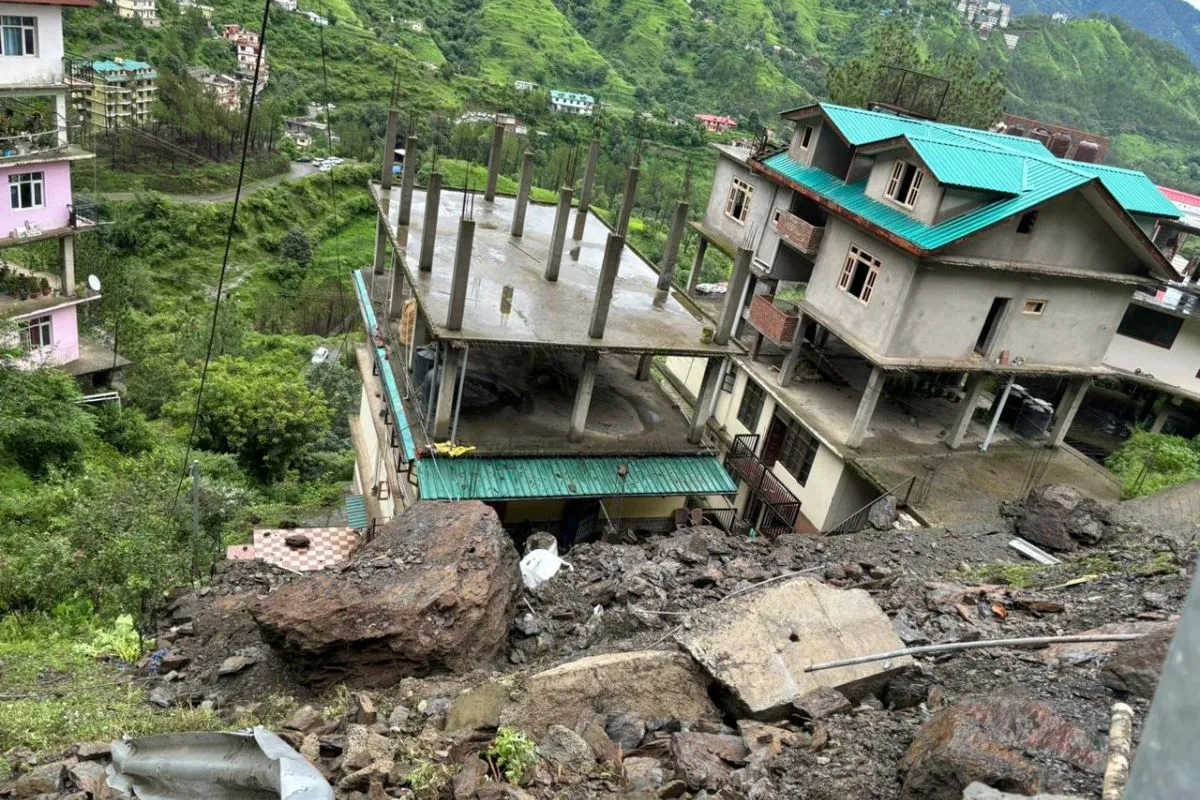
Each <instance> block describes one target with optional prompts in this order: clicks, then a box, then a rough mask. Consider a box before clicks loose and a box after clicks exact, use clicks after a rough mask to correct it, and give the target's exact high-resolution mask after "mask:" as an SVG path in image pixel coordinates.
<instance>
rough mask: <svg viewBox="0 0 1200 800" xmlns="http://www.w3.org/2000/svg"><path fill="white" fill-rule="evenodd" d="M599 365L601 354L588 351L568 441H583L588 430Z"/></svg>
mask: <svg viewBox="0 0 1200 800" xmlns="http://www.w3.org/2000/svg"><path fill="white" fill-rule="evenodd" d="M599 364H600V355H599V353H596V352H594V351H588V352H586V353H584V354H583V369H582V370H581V371H580V373H579V386H578V388H576V390H575V406H574V408H572V410H571V428H570V430H569V431H567V439H569V440H570V441H572V442H580V441H583V432H584V430H586V428H587V417H588V409H590V408H591V405H592V391H593V390H594V389H595V388H596V369H597V367H598V366H599Z"/></svg>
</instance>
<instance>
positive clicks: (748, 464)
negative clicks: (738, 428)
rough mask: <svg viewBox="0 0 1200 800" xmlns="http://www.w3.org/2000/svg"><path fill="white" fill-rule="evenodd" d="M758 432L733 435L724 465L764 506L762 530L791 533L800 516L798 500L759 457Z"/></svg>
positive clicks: (768, 533)
mask: <svg viewBox="0 0 1200 800" xmlns="http://www.w3.org/2000/svg"><path fill="white" fill-rule="evenodd" d="M758 439H759V437H758V434H754V433H745V434H741V435H738V436H735V437H733V446H732V447H730V448H729V453H728V455H726V457H725V469H726V470H727V471H728V472H729V474H730V475H731V476H732V477H733V478H734V479H735V480H737V479H738V478H740V479H742V480H744V481H745V482H746V484H747V485H748V486H749V487H750V491H751V492H753V494H754V496H755V497H756V498H757V499H758V500H759V502H761V503H762V504H763V506H764V507H765V508H766V511H767V513H766V516H765V518H764V520H763V524H762V525H761V526H760V527H761V529H762V530H761V532H762V533H763V534H765V535H767V536H771V537H774V536H778V535H779V534H781V533H791V532H792V531H794V530H795V529H796V520H797V519H798V518H799V516H800V501H799V500H798V499H797V498H796V495H794V494H792V491H791V490H790V489H788V488H787V486H785V485H784V484H783V482H782V481H781V480H779V478H778V477H776V475H775V473H774V472H772V471H771V470H770V469H769V468H768V467H767V465H766V464H765V463H764V462H763V460H762V459H760V458H759V457H758V454H757V450H758Z"/></svg>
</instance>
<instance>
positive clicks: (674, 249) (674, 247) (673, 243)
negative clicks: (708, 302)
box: [658, 200, 689, 291]
mask: <svg viewBox="0 0 1200 800" xmlns="http://www.w3.org/2000/svg"><path fill="white" fill-rule="evenodd" d="M688 208H689V206H688V203H687V201H686V200H680V201H679V202H678V203H676V204H675V216H674V217H672V218H671V232H670V233H669V234H668V235H667V248H666V250H664V251H663V260H662V271H661V272H659V273H658V288H659V289H662V290H663V291H666V290H667V289H670V288H671V283H672V282H673V281H674V280H675V263H676V262H677V261H679V245H681V244H683V233H684V231H685V230H687V217H688Z"/></svg>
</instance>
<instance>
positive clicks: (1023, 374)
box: [667, 104, 1180, 530]
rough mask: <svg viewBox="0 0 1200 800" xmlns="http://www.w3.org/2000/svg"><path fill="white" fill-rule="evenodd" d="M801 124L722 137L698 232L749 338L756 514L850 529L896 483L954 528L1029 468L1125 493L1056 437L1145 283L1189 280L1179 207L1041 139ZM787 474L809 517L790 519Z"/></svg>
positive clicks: (840, 113) (812, 116) (691, 367)
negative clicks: (1162, 235)
mask: <svg viewBox="0 0 1200 800" xmlns="http://www.w3.org/2000/svg"><path fill="white" fill-rule="evenodd" d="M783 117H784V119H787V120H789V121H792V122H793V123H794V125H795V130H794V132H793V135H792V138H791V141H790V144H789V146H788V147H787V148H786V149H784V150H781V151H776V152H751V151H749V150H745V149H735V148H731V147H724V146H717V149H718V151H719V152H720V154H721V158H720V159H719V162H718V166H717V171H716V175H715V176H714V181H713V188H712V194H711V196H710V198H709V203H708V208H707V210H706V212H705V215H704V218H703V219H702V220H700V221H698V222H696V223H693V225H694V228H695V230H696V231H697V232H698V233H699V235H700V240H699V245H698V248H697V254H696V260H695V262H694V264H693V268H692V273H691V275H690V278H689V282H688V287H689V293H690V292H694V290H695V286H696V282H697V279H698V275H699V271H700V265H701V264H702V263H703V259H704V257H705V253H706V250H707V248H708V247H710V246H711V247H716V248H718V249H720V250H721V251H723V252H724V253H726V254H727V255H728V256H730V257H731V258H732V259H733V260H734V268H733V274H732V277H731V278H730V280H729V282H728V287H727V290H728V295H729V297H728V298H726V301H727V302H725V304H724V307H725V308H728V307H729V302H728V301H729V300H732V301H733V304H734V307H735V308H736V309H737V310H736V313H735V319H736V323H735V326H734V333H735V335H736V336H738V337H740V339H741V341H742V342H743V343H744V344H745V346H746V347H747V348H748V349H749V351H750V352H749V354H748V355H746V356H737V357H735V358H734V361H735V370H734V372H733V377H732V378H731V379H730V380H727V381H726V384H725V386H724V389H725V391H724V392H723V393H722V395H721V398H720V400H719V402H718V403H717V404H716V413H715V415H714V417H713V418H712V421H711V426H712V428H713V430H714V432H715V434H716V435H717V436H718V437H719V438H720V440H721V442H722V446H723V449H724V450H725V451H726V453H727V455H728V458H729V459H730V463H731V464H732V465H733V466H734V468H735V472H736V473H737V474H738V475H739V477H740V479H741V481H740V484H741V485H740V491H739V495H738V499H737V506H738V508H739V509H740V510H741V513H742V514H743V515H744V516H745V517H746V518H747V519H748V520H749V521H750V522H751V523H753V524H757V525H760V526H761V527H764V528H767V529H772V528H774V529H786V528H800V529H803V528H809V529H821V530H834V529H836V530H846V529H849V528H852V527H855V526H861V524H863V522H864V521H865V510H866V508H867V507H868V506H869V505H870V504H871V503H872V502H873V501H874V499H875V498H877V497H878V496H879V495H880V494H882V493H885V492H893V493H896V494H898V495H899V499H900V500H901V502H902V503H903V502H904V501H905V499H906V498H910V505H912V506H913V507H914V509H915V510H916V511H919V512H920V513H919V514H918V516H921V517H923V518H924V519H925V520H926V521H929V522H934V523H936V522H941V521H949V520H952V519H953V518H954V517H955V516H956V514H958V513H963V514H966V513H967V512H970V511H972V510H974V509H975V508H977V507H978V505H979V504H980V503H981V502H992V501H991V500H990V499H985V498H989V497H995V498H997V499H1005V498H1012V497H1016V496H1018V495H1020V494H1022V493H1023V491H1024V490H1027V486H1026V484H1027V483H1028V482H1029V481H1030V479H1031V476H1033V477H1034V478H1036V479H1039V480H1044V481H1048V480H1062V481H1064V482H1068V483H1071V484H1073V485H1076V486H1079V487H1080V488H1082V489H1084V490H1085V491H1088V492H1090V493H1092V494H1094V495H1096V496H1099V497H1105V498H1109V499H1115V497H1116V492H1117V487H1116V486H1115V484H1113V482H1112V481H1111V479H1110V478H1109V477H1108V476H1107V475H1105V474H1104V473H1103V472H1102V471H1101V470H1098V469H1095V468H1093V465H1090V464H1088V463H1087V462H1086V461H1085V460H1083V459H1081V458H1078V457H1076V456H1077V454H1073V453H1063V452H1057V451H1046V450H1045V449H1044V448H1041V447H1040V445H1043V444H1046V445H1049V446H1050V447H1051V448H1058V447H1059V446H1061V445H1062V444H1063V441H1064V438H1065V435H1066V432H1067V430H1068V428H1069V427H1070V425H1071V421H1072V418H1073V416H1074V415H1075V413H1076V411H1077V409H1078V408H1079V404H1080V402H1081V400H1082V398H1083V397H1084V395H1085V393H1086V392H1087V389H1088V387H1089V385H1090V382H1091V381H1092V379H1093V377H1095V376H1097V375H1102V374H1106V372H1107V370H1106V368H1105V366H1104V364H1103V361H1104V356H1105V353H1106V351H1107V350H1108V348H1109V344H1110V342H1111V341H1112V339H1113V336H1114V334H1115V333H1116V331H1117V328H1118V326H1119V325H1120V323H1121V320H1122V317H1123V315H1124V314H1125V311H1126V308H1127V306H1128V304H1129V300H1130V297H1131V295H1132V293H1133V292H1134V290H1135V289H1138V288H1147V287H1150V286H1153V285H1154V283H1155V281H1156V280H1159V279H1164V278H1169V277H1170V276H1171V275H1172V274H1173V272H1172V270H1171V265H1170V261H1169V258H1168V257H1167V256H1166V255H1165V254H1164V253H1163V252H1161V251H1160V249H1159V248H1158V247H1156V246H1155V244H1154V242H1153V241H1152V239H1151V236H1152V234H1153V231H1154V229H1155V226H1156V225H1157V224H1158V223H1159V221H1161V220H1172V219H1175V218H1178V217H1179V216H1180V214H1179V211H1178V209H1176V208H1175V206H1174V205H1172V204H1171V203H1170V202H1169V201H1168V200H1167V199H1166V198H1165V197H1163V196H1162V195H1161V194H1160V193H1159V192H1158V191H1157V189H1156V188H1155V187H1154V185H1153V184H1152V183H1151V182H1150V181H1149V180H1148V179H1147V178H1146V177H1145V176H1144V175H1143V174H1141V173H1138V172H1133V171H1129V170H1122V169H1116V168H1112V167H1106V166H1101V165H1097V164H1085V163H1078V162H1067V161H1062V160H1060V159H1057V158H1055V157H1054V156H1053V155H1052V154H1051V153H1050V152H1049V151H1048V150H1047V149H1046V148H1045V147H1044V146H1043V145H1042V143H1041V142H1039V141H1037V140H1033V139H1022V138H1017V137H1013V136H1005V135H1001V134H996V133H989V132H986V131H978V130H971V129H965V128H958V127H955V126H950V125H944V124H938V123H933V122H928V121H922V120H916V119H909V118H905V117H900V116H896V115H893V114H886V113H877V112H870V111H864V110H860V109H853V108H845V107H840V106H835V105H831V104H819V105H811V106H806V107H803V108H797V109H794V110H792V111H788V112H785V113H784V114H783ZM701 303H703V300H701ZM667 372H668V374H669V375H671V376H672V377H673V379H674V381H675V382H676V384H677V385H678V387H679V389H680V391H681V393H683V394H684V395H685V397H688V396H690V395H691V394H693V393H694V392H695V391H696V390H697V389H698V388H699V387H700V385H701V377H700V376H701V374H702V373H703V369H701V368H700V367H699V366H698V365H697V364H696V363H694V362H693V361H692V360H691V359H688V358H684V357H673V358H671V359H669V360H668V362H667ZM1028 386H1041V387H1043V388H1041V389H1039V390H1037V391H1032V390H1029V389H1028ZM1034 445H1036V447H1035V446H1034ZM1039 449H1040V450H1042V451H1043V452H1046V453H1047V455H1046V456H1045V457H1044V458H1043V457H1042V456H1036V455H1035V454H1036V452H1037V451H1038V450H1039ZM981 450H983V451H989V452H980V451H981ZM1038 459H1042V460H1041V461H1039V460H1038ZM766 474H771V475H773V476H774V477H775V479H776V480H774V481H764V480H763V476H764V475H766ZM780 485H782V486H783V487H784V489H785V490H786V491H787V492H789V493H790V495H791V496H792V497H793V498H794V499H795V500H796V501H797V502H799V503H800V504H801V508H802V511H801V512H800V513H799V514H798V515H797V516H796V517H794V518H786V517H784V518H780V517H778V516H777V515H775V514H773V512H772V511H771V509H772V508H773V507H777V505H778V503H779V502H780V498H779V491H780V490H779V486H780ZM930 487H932V492H931V491H930ZM914 491H915V492H916V494H917V495H919V496H920V495H924V497H922V498H919V499H921V500H922V501H927V502H924V504H923V507H922V508H920V509H916V505H918V503H916V502H915V501H911V498H912V495H913V493H914ZM789 507H791V506H789Z"/></svg>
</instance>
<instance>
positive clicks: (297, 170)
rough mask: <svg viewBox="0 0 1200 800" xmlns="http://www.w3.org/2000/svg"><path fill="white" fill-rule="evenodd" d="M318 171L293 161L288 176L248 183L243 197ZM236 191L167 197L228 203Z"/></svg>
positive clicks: (116, 195)
mask: <svg viewBox="0 0 1200 800" xmlns="http://www.w3.org/2000/svg"><path fill="white" fill-rule="evenodd" d="M316 171H317V168H316V167H314V166H313V165H312V164H302V163H300V162H298V161H293V162H292V164H291V169H289V170H288V172H287V174H286V175H272V176H271V177H270V178H264V179H263V180H261V181H255V182H253V183H247V184H246V185H245V186H243V187H242V197H246V196H247V195H251V194H254V193H255V192H257V191H258V190H259V189H262V188H264V187H267V186H277V185H278V184H280V183H282V182H283V181H284V180H295V179H296V178H303V177H304V176H306V175H312V174H313V173H314V172H316ZM139 194H143V192H101V193H100V196H101V197H103V198H105V199H106V200H117V201H128V200H132V199H134V198H135V197H137V196H138V195H139ZM233 194H234V190H233V189H229V190H227V191H224V192H214V193H213V194H167V195H165V196H166V197H168V198H170V199H171V200H174V201H175V202H177V203H227V202H229V201H230V200H232V199H233Z"/></svg>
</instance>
